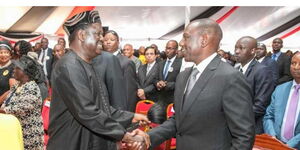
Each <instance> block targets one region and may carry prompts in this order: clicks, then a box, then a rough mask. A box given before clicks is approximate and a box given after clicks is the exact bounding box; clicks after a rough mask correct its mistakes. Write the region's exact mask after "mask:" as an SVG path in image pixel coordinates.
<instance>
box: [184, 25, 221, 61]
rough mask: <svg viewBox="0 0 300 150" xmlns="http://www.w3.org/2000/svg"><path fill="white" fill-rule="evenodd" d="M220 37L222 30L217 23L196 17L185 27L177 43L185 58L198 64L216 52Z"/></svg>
mask: <svg viewBox="0 0 300 150" xmlns="http://www.w3.org/2000/svg"><path fill="white" fill-rule="evenodd" d="M221 39H222V30H221V28H220V26H219V24H218V23H216V22H215V21H214V20H211V19H198V20H195V21H193V22H191V23H190V24H189V25H188V26H187V27H186V28H185V30H184V33H183V38H182V40H181V41H180V43H179V44H180V46H181V47H182V50H183V51H185V60H186V61H189V62H194V63H196V64H199V63H200V62H201V61H202V60H204V59H205V58H207V57H209V56H210V55H212V54H213V53H215V52H217V50H218V49H219V44H220V41H221Z"/></svg>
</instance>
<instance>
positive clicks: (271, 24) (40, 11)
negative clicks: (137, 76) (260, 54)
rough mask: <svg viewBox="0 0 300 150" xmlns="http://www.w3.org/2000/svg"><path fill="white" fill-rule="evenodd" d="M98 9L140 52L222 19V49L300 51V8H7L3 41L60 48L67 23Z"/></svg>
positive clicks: (0, 12) (1, 12)
mask: <svg viewBox="0 0 300 150" xmlns="http://www.w3.org/2000/svg"><path fill="white" fill-rule="evenodd" d="M84 9H96V10H98V11H99V13H100V17H101V20H102V25H103V26H104V27H106V29H109V30H115V31H116V32H117V33H118V34H119V36H120V43H121V44H120V46H121V47H122V46H123V45H125V44H126V43H130V44H132V45H133V47H134V48H135V49H138V48H139V47H140V46H142V45H143V46H149V45H150V44H152V43H155V44H157V45H158V48H159V50H160V51H163V50H164V49H165V44H166V42H167V40H170V39H175V40H177V41H180V40H181V38H182V33H183V30H184V27H185V25H186V24H188V23H189V22H190V21H193V20H195V19H200V18H211V19H214V20H216V21H217V22H218V23H219V24H220V26H221V28H222V30H223V39H222V41H221V45H220V48H221V49H223V50H224V51H227V52H228V51H229V52H231V53H233V50H234V45H235V42H236V41H237V40H238V39H239V38H240V37H242V36H252V37H254V38H257V40H258V41H259V42H262V43H264V44H266V45H267V49H268V50H269V51H270V50H271V43H272V40H273V39H274V38H276V37H281V38H282V39H283V42H284V43H283V46H284V47H283V51H286V50H292V51H293V52H295V51H299V50H300V44H299V41H300V32H299V30H300V7H299V6H298V7H290V6H289V7H284V6H272V7H271V6H224V7H221V6H212V7H210V6H96V7H91V6H89V7H88V6H84V7H79V6H75V7H74V6H47V7H46V6H33V7H31V6H14V7H1V9H0V18H1V19H2V23H1V24H0V37H1V38H5V39H8V40H10V41H12V42H15V41H17V40H20V39H25V40H27V41H30V42H31V43H32V44H34V43H35V42H37V41H40V39H41V37H47V38H48V39H49V46H50V47H51V46H54V45H55V44H56V40H57V39H58V37H65V39H67V35H66V34H65V33H64V31H63V30H62V28H61V26H62V24H63V22H64V21H65V20H66V19H67V18H68V17H70V15H71V14H74V13H76V11H80V10H81V11H82V10H84Z"/></svg>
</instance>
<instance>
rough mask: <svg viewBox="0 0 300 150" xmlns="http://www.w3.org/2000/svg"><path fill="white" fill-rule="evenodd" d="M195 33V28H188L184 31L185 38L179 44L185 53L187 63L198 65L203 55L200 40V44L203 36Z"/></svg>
mask: <svg viewBox="0 0 300 150" xmlns="http://www.w3.org/2000/svg"><path fill="white" fill-rule="evenodd" d="M194 31H195V27H192V26H188V27H187V28H186V29H185V30H184V33H183V37H182V39H181V41H180V43H179V44H180V46H181V47H182V50H183V52H184V59H185V61H187V62H194V63H196V61H197V59H199V57H200V56H201V54H202V53H201V51H202V48H201V46H200V45H199V40H200V42H201V41H202V40H201V39H202V36H200V35H198V34H196V32H194ZM199 38H200V39H199Z"/></svg>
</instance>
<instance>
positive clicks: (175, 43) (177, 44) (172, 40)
mask: <svg viewBox="0 0 300 150" xmlns="http://www.w3.org/2000/svg"><path fill="white" fill-rule="evenodd" d="M169 42H174V43H175V44H176V45H175V46H176V49H177V50H178V42H177V41H176V40H170V41H168V43H169Z"/></svg>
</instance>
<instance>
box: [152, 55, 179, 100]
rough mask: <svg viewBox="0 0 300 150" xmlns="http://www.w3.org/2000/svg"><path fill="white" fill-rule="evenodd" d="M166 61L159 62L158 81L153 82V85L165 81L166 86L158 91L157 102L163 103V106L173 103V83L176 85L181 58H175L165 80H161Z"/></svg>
mask: <svg viewBox="0 0 300 150" xmlns="http://www.w3.org/2000/svg"><path fill="white" fill-rule="evenodd" d="M166 61H167V60H164V61H161V62H159V65H158V66H159V74H158V79H156V81H155V85H156V83H157V82H158V81H160V80H163V81H167V86H166V87H165V88H163V89H161V90H160V91H158V101H160V102H163V103H165V104H170V103H173V101H174V91H175V83H176V78H177V75H178V74H179V72H180V68H181V64H182V59H181V58H175V60H174V62H173V64H172V66H171V67H172V68H173V69H172V71H169V72H168V75H167V78H166V80H164V78H163V71H164V66H165V64H166Z"/></svg>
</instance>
